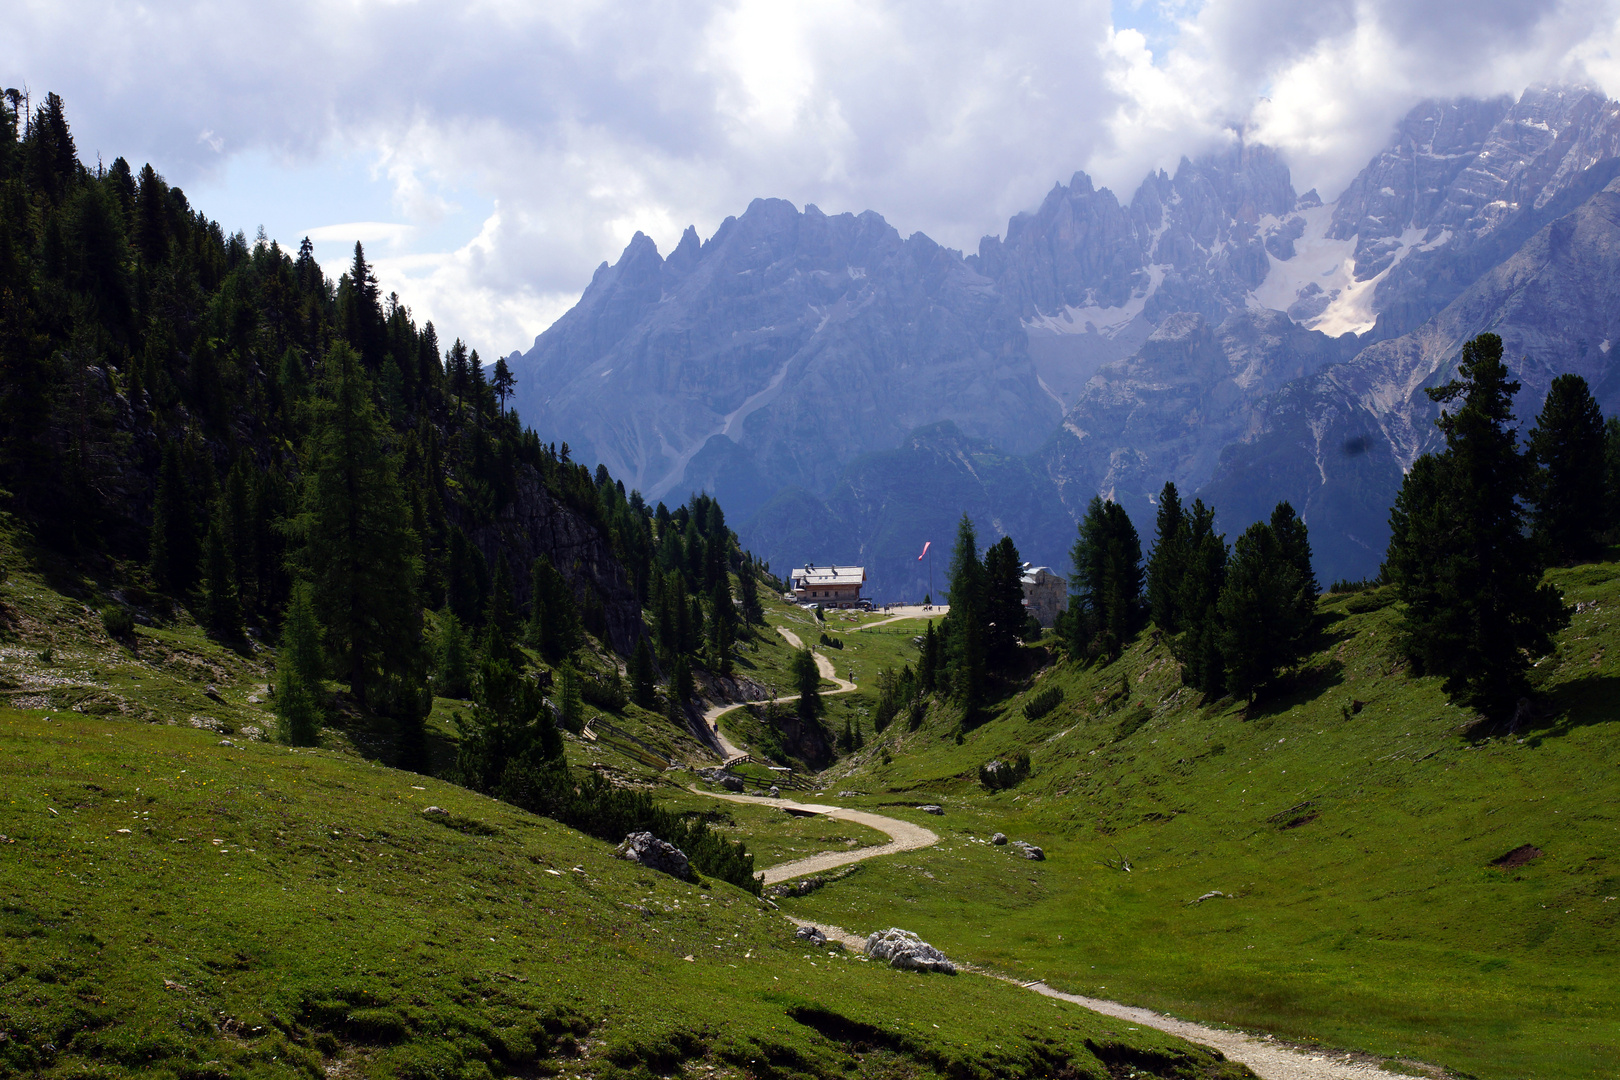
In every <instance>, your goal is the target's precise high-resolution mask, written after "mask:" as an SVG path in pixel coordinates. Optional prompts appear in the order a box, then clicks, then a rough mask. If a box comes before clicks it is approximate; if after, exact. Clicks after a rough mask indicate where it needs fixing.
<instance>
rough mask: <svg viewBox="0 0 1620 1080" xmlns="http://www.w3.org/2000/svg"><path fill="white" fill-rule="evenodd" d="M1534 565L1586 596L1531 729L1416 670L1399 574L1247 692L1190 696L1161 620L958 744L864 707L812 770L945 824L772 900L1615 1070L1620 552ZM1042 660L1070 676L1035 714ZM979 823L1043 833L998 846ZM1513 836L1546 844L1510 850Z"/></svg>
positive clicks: (1373, 1047) (891, 806)
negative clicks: (830, 879) (1298, 664)
mask: <svg viewBox="0 0 1620 1080" xmlns="http://www.w3.org/2000/svg"><path fill="white" fill-rule="evenodd" d="M1551 576H1552V579H1553V580H1555V581H1556V582H1557V583H1558V584H1560V585H1561V586H1562V587H1563V589H1564V591H1565V596H1566V599H1567V601H1568V602H1570V603H1572V604H1579V605H1580V607H1579V610H1578V612H1577V613H1576V614H1575V616H1574V622H1573V624H1572V626H1571V627H1570V628H1569V629H1568V630H1567V631H1565V632H1564V634H1563V636H1562V638H1561V640H1560V644H1559V647H1558V650H1557V652H1556V653H1555V654H1554V655H1552V656H1550V657H1547V658H1544V659H1542V660H1541V661H1540V662H1539V663H1538V665H1537V667H1536V669H1535V678H1536V679H1537V681H1538V682H1539V684H1540V688H1541V690H1542V692H1543V694H1544V695H1545V701H1546V702H1547V703H1548V704H1547V707H1546V709H1545V710H1544V713H1545V714H1544V715H1543V716H1541V717H1539V718H1538V719H1537V720H1536V721H1535V723H1534V724H1533V726H1532V728H1531V729H1530V730H1528V731H1523V732H1520V733H1518V734H1517V735H1513V736H1506V735H1500V734H1498V735H1495V736H1491V735H1489V734H1487V733H1485V732H1483V731H1482V730H1481V729H1480V728H1479V727H1477V726H1476V723H1475V718H1474V717H1472V716H1470V715H1468V714H1466V713H1465V712H1464V711H1463V710H1460V709H1457V708H1454V707H1452V706H1450V705H1448V704H1447V702H1446V700H1445V697H1444V695H1443V694H1442V693H1441V690H1440V686H1439V680H1438V679H1433V678H1413V677H1411V676H1410V675H1409V674H1408V673H1407V672H1406V670H1405V667H1404V665H1403V664H1402V663H1401V662H1400V660H1399V659H1398V658H1397V656H1396V655H1395V653H1394V651H1393V648H1392V641H1393V636H1394V627H1395V617H1396V611H1395V609H1394V608H1393V607H1392V606H1391V603H1392V599H1393V598H1392V596H1391V595H1390V594H1389V592H1388V590H1383V591H1379V592H1374V593H1364V594H1357V595H1352V596H1334V597H1328V598H1325V599H1324V601H1323V603H1322V605H1321V623H1322V635H1321V637H1320V639H1319V641H1318V643H1317V649H1316V651H1315V653H1314V654H1313V655H1312V656H1311V657H1310V658H1309V660H1308V661H1307V662H1306V663H1305V664H1304V665H1303V667H1302V669H1301V670H1300V671H1299V672H1298V673H1297V674H1296V675H1295V676H1293V677H1292V678H1291V679H1289V680H1288V681H1287V682H1286V683H1285V684H1284V685H1283V686H1281V687H1280V688H1279V689H1278V690H1277V692H1276V693H1274V694H1273V695H1272V696H1270V697H1269V698H1267V699H1265V700H1263V701H1262V702H1260V703H1259V704H1258V706H1257V707H1256V708H1254V709H1253V710H1246V709H1245V708H1244V707H1243V706H1242V705H1241V704H1240V703H1234V702H1232V701H1230V700H1227V701H1221V702H1215V703H1211V704H1207V705H1206V704H1204V703H1201V702H1200V701H1199V699H1198V696H1197V695H1196V694H1194V693H1193V692H1192V691H1190V690H1188V689H1186V688H1184V687H1182V686H1181V683H1180V680H1179V676H1178V671H1177V667H1176V664H1175V662H1174V660H1173V659H1172V658H1171V657H1170V655H1169V653H1168V650H1167V649H1166V648H1165V647H1164V646H1163V644H1162V643H1159V642H1157V641H1156V640H1155V639H1154V637H1153V636H1152V634H1151V632H1150V633H1149V634H1147V635H1144V636H1143V638H1142V639H1141V640H1139V641H1138V642H1136V643H1135V645H1133V647H1132V648H1130V649H1129V650H1128V651H1127V653H1126V655H1125V656H1124V657H1123V658H1122V659H1121V660H1119V661H1117V662H1116V663H1114V664H1112V665H1108V666H1104V667H1094V668H1090V669H1079V668H1076V667H1073V666H1070V665H1067V664H1065V665H1060V666H1058V667H1056V668H1050V669H1047V670H1046V671H1043V672H1041V673H1040V674H1039V675H1038V676H1036V677H1035V678H1033V679H1032V680H1030V682H1029V684H1028V686H1027V687H1026V688H1025V689H1024V690H1023V691H1022V692H1020V693H1018V694H1017V695H1015V696H1013V697H1012V698H1010V699H1009V700H1008V701H1006V702H1004V703H1003V705H1002V706H1001V707H1000V709H999V710H998V712H997V715H996V716H995V717H993V718H992V719H991V720H990V721H989V722H987V723H985V724H983V725H981V726H979V727H977V728H975V729H974V730H971V731H969V732H967V733H966V736H965V738H964V740H963V742H962V744H961V745H958V744H957V743H956V741H955V739H954V737H953V735H954V731H955V724H956V722H955V718H954V716H952V715H949V714H948V713H947V712H946V711H944V710H935V712H934V713H933V714H931V718H930V720H929V722H928V723H927V724H926V725H925V726H924V727H923V728H921V729H920V730H918V731H915V732H908V731H907V730H906V729H905V725H904V724H899V725H896V726H895V727H891V728H890V729H889V730H888V731H887V732H885V733H884V735H883V737H881V738H878V739H873V738H871V736H870V733H869V734H868V743H867V746H866V748H865V750H863V751H862V752H861V753H859V754H857V755H855V756H854V757H853V758H851V759H846V761H845V762H843V763H841V764H840V766H839V767H838V768H837V769H835V770H833V772H832V773H830V774H829V775H827V776H824V777H823V785H824V786H825V787H826V788H828V789H831V790H836V789H838V788H848V789H855V790H859V791H863V792H868V793H869V795H868V796H867V797H865V798H863V799H860V800H852V802H854V803H864V804H866V805H870V806H874V807H884V808H886V809H885V812H888V813H893V814H896V815H897V816H902V817H912V818H915V819H916V820H918V821H921V822H925V823H927V824H928V825H929V826H930V827H931V828H934V829H935V830H936V831H940V832H941V834H942V836H943V837H945V839H944V842H943V843H942V844H941V845H940V846H938V847H937V848H934V849H931V850H927V851H919V852H912V853H908V854H907V855H906V856H904V857H902V858H899V859H895V860H880V861H878V862H876V863H872V864H869V865H868V866H867V868H866V869H865V870H864V871H863V872H862V873H861V874H858V875H854V876H852V877H850V878H849V879H847V880H846V881H843V882H839V883H837V884H835V885H832V886H829V887H827V888H825V889H822V890H821V891H819V892H816V893H813V894H811V895H809V896H807V897H804V898H798V899H791V900H788V901H786V902H785V903H784V906H785V908H786V909H787V910H789V911H791V912H792V913H794V914H796V915H801V916H805V917H813V918H817V919H822V920H825V921H828V922H832V923H837V924H841V925H846V926H866V925H872V924H875V923H880V922H885V921H894V920H897V919H899V920H903V921H904V922H905V923H906V925H908V926H913V927H915V928H916V929H918V931H919V932H921V933H924V934H925V935H931V936H932V939H933V940H935V941H936V942H938V943H940V944H941V945H942V947H944V948H945V949H946V950H947V951H948V952H951V953H952V954H953V955H960V956H963V957H965V958H967V959H970V960H974V961H979V962H982V963H984V964H986V965H988V966H991V967H995V968H999V969H1001V970H1004V971H1007V972H1010V973H1015V974H1018V975H1021V976H1025V977H1037V976H1038V977H1041V978H1045V979H1046V980H1048V981H1049V982H1051V983H1052V984H1053V985H1056V986H1059V987H1060V988H1063V989H1066V990H1069V991H1074V992H1079V993H1085V994H1093V995H1097V996H1104V997H1109V998H1115V999H1120V1000H1125V1001H1130V1002H1134V1003H1139V1004H1144V1005H1149V1006H1153V1007H1156V1008H1160V1009H1166V1010H1169V1011H1172V1012H1175V1013H1178V1014H1181V1015H1186V1016H1190V1017H1194V1018H1199V1019H1204V1020H1209V1021H1216V1022H1225V1023H1230V1024H1234V1025H1241V1026H1246V1027H1257V1028H1263V1029H1266V1030H1269V1031H1273V1032H1276V1033H1278V1034H1279V1035H1285V1036H1288V1037H1292V1038H1298V1039H1302V1040H1306V1041H1313V1040H1319V1041H1322V1042H1324V1043H1327V1044H1331V1045H1338V1046H1346V1047H1353V1048H1358V1049H1363V1050H1366V1051H1369V1052H1372V1053H1377V1054H1382V1055H1388V1056H1390V1057H1397V1056H1412V1057H1417V1058H1421V1059H1425V1060H1430V1061H1435V1062H1439V1063H1442V1064H1444V1065H1447V1066H1450V1067H1452V1068H1454V1069H1457V1070H1460V1071H1463V1072H1466V1073H1471V1074H1474V1075H1477V1076H1480V1077H1493V1078H1494V1077H1504V1078H1506V1077H1599V1076H1613V1075H1614V1074H1615V1063H1616V1062H1617V1061H1620V998H1617V995H1616V993H1615V991H1616V989H1617V986H1620V983H1617V980H1616V977H1615V973H1614V972H1615V965H1616V960H1617V959H1620V939H1617V937H1616V929H1617V925H1620V855H1617V849H1620V768H1617V763H1620V675H1617V672H1616V669H1615V666H1614V664H1615V659H1614V657H1613V656H1612V655H1611V654H1613V653H1615V652H1616V649H1617V647H1620V620H1617V618H1616V616H1620V566H1616V565H1614V564H1600V565H1595V566H1586V567H1580V568H1576V569H1573V570H1563V571H1556V572H1554V573H1553V574H1552V575H1551ZM860 636H861V635H860V634H859V633H856V634H851V635H849V638H850V640H851V641H853V640H854V639H856V638H859V637H860ZM1054 685H1055V686H1060V687H1062V689H1063V691H1064V695H1065V697H1064V702H1063V704H1062V705H1060V706H1059V707H1058V708H1057V709H1055V710H1054V711H1053V712H1051V713H1049V714H1048V715H1046V716H1043V717H1041V718H1040V719H1038V720H1034V721H1031V720H1028V719H1026V718H1025V717H1024V716H1023V715H1022V712H1021V706H1022V703H1023V702H1024V701H1026V700H1028V699H1029V698H1030V697H1032V696H1033V695H1034V694H1036V693H1038V692H1040V691H1041V690H1044V689H1045V688H1047V687H1050V686H1054ZM857 702H858V699H856V698H851V699H846V706H847V707H850V708H859V707H860V706H859V704H858V703H857ZM1020 748H1027V749H1029V750H1030V752H1031V756H1032V759H1033V765H1034V771H1033V775H1032V776H1031V777H1030V778H1029V779H1028V780H1026V781H1024V782H1023V783H1022V784H1021V785H1019V786H1018V787H1016V788H1014V789H1012V790H1010V791H1004V792H999V793H996V794H990V793H987V792H986V791H984V790H983V789H982V788H981V787H980V786H979V784H978V783H977V781H976V776H977V769H978V767H979V765H980V764H982V763H984V762H985V761H987V760H988V759H990V758H992V757H995V756H1001V755H1006V754H1008V753H1011V752H1012V751H1014V750H1017V749H1020ZM886 761H887V763H886ZM924 802H937V803H940V804H942V805H943V806H944V807H945V808H946V815H945V816H944V817H943V818H937V817H932V816H929V815H924V814H920V813H918V812H917V811H915V810H914V809H911V808H912V807H914V806H915V805H916V804H919V803H924ZM995 831H1001V832H1004V833H1006V834H1008V835H1009V836H1011V837H1012V838H1013V839H1015V840H1017V839H1025V840H1029V841H1031V842H1033V843H1035V844H1038V845H1040V846H1042V847H1043V848H1044V849H1045V853H1046V860H1045V861H1044V862H1034V861H1029V860H1026V859H1024V858H1022V857H1020V856H1019V855H1018V853H1017V852H1016V851H1014V850H1011V849H1009V848H1007V847H993V846H991V845H989V844H988V843H986V838H987V837H989V835H990V834H991V833H993V832H995ZM1525 845H1530V846H1531V847H1533V849H1534V850H1535V851H1536V852H1539V853H1540V854H1539V855H1538V856H1536V857H1533V858H1530V859H1529V861H1524V862H1521V861H1520V860H1522V859H1524V857H1525V856H1527V855H1530V854H1531V852H1530V851H1528V850H1527V851H1523V852H1521V853H1520V854H1519V855H1518V856H1517V857H1515V858H1508V859H1506V860H1505V861H1504V857H1505V856H1509V855H1510V854H1511V853H1513V852H1515V851H1519V849H1521V848H1523V847H1524V846H1525ZM1126 863H1128V864H1129V870H1126V869H1124V865H1125V864H1126ZM1211 893H1219V894H1221V895H1214V896H1209V897H1208V898H1207V899H1202V900H1201V899H1200V898H1202V897H1205V896H1206V894H1211Z"/></svg>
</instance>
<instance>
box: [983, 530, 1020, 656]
mask: <svg viewBox="0 0 1620 1080" xmlns="http://www.w3.org/2000/svg"><path fill="white" fill-rule="evenodd" d="M1023 576H1024V562H1023V559H1022V558H1021V557H1020V556H1019V554H1018V548H1017V547H1016V546H1015V545H1014V544H1013V539H1012V537H1010V536H1003V537H1002V538H1001V539H1000V540H998V541H996V542H995V543H994V544H991V545H990V550H988V551H986V552H985V553H984V594H985V595H984V620H985V657H986V660H987V662H988V663H989V665H990V666H991V667H994V668H998V669H999V668H1002V667H1005V666H1006V665H1007V664H1009V663H1010V662H1011V661H1012V659H1013V657H1014V656H1016V655H1017V651H1018V639H1019V638H1020V637H1021V636H1022V635H1023V633H1024V622H1025V610H1024V584H1023Z"/></svg>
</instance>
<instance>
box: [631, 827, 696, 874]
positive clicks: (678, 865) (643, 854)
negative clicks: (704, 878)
mask: <svg viewBox="0 0 1620 1080" xmlns="http://www.w3.org/2000/svg"><path fill="white" fill-rule="evenodd" d="M613 854H614V857H615V858H620V859H624V860H625V861H626V862H633V863H637V864H638V865H641V866H645V867H646V868H647V869H648V870H656V871H658V872H659V873H660V874H668V875H669V876H670V877H673V878H679V879H680V880H682V881H695V880H696V875H694V874H693V873H692V867H691V864H689V863H688V862H687V861H686V853H685V852H684V851H682V850H681V849H680V848H678V847H676V846H675V845H674V844H671V843H667V842H666V841H663V840H660V839H658V837H656V836H654V835H653V834H652V833H650V832H633V833H631V834H630V835H629V836H626V837H625V838H624V843H622V844H620V845H619V846H618V847H617V848H615V849H614V851H613Z"/></svg>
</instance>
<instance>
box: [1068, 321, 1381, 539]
mask: <svg viewBox="0 0 1620 1080" xmlns="http://www.w3.org/2000/svg"><path fill="white" fill-rule="evenodd" d="M1348 344H1349V343H1348V342H1341V341H1338V340H1335V339H1333V338H1329V337H1328V336H1327V335H1325V334H1321V333H1317V332H1315V331H1310V330H1305V329H1303V328H1301V327H1299V326H1298V325H1296V324H1295V323H1293V322H1292V321H1291V320H1289V318H1288V317H1287V316H1286V315H1284V314H1283V313H1282V312H1279V311H1260V310H1249V311H1242V312H1239V313H1236V314H1233V315H1231V316H1228V317H1227V318H1226V319H1225V320H1224V321H1223V322H1222V323H1221V324H1220V325H1219V326H1212V325H1211V324H1210V323H1209V321H1208V320H1207V319H1206V318H1205V317H1204V316H1203V315H1200V314H1196V313H1192V312H1182V313H1178V314H1175V315H1171V316H1168V317H1166V318H1165V319H1164V320H1163V321H1162V322H1161V323H1160V324H1159V326H1158V328H1157V329H1156V330H1155V331H1154V332H1153V334H1152V336H1150V337H1149V338H1148V340H1147V342H1146V343H1145V344H1144V345H1143V346H1142V348H1141V349H1140V350H1139V351H1138V352H1137V353H1136V354H1135V355H1133V356H1131V357H1130V358H1129V359H1126V360H1122V361H1119V362H1117V363H1114V364H1110V365H1108V366H1106V367H1104V368H1103V369H1102V370H1101V371H1099V372H1098V373H1097V375H1096V376H1095V377H1094V378H1093V379H1092V380H1091V381H1090V382H1089V383H1088V384H1087V385H1086V388H1085V391H1084V392H1083V393H1082V395H1081V398H1080V401H1079V403H1078V404H1076V406H1075V407H1074V408H1073V409H1072V410H1070V412H1069V413H1068V415H1067V416H1065V417H1064V419H1063V427H1062V428H1061V429H1060V430H1059V431H1058V432H1057V433H1056V434H1055V435H1054V436H1053V438H1052V440H1051V441H1050V442H1049V443H1048V444H1047V446H1046V447H1045V448H1043V451H1042V457H1043V458H1044V464H1045V469H1046V471H1047V473H1048V475H1050V476H1051V477H1052V479H1053V482H1054V483H1055V484H1057V485H1058V488H1059V490H1060V491H1061V492H1062V495H1063V501H1064V503H1065V504H1066V505H1067V506H1068V508H1069V510H1070V512H1071V513H1072V514H1074V515H1075V516H1077V517H1078V516H1079V515H1080V514H1082V513H1084V511H1085V505H1086V503H1087V502H1089V501H1090V499H1091V497H1092V496H1093V495H1096V494H1102V495H1104V496H1105V497H1107V498H1110V499H1113V500H1115V501H1116V502H1118V503H1120V504H1121V505H1122V506H1124V507H1125V509H1126V510H1127V511H1128V512H1129V513H1130V514H1131V515H1132V517H1133V518H1135V519H1136V521H1137V524H1138V528H1139V529H1140V528H1141V527H1142V525H1143V524H1144V522H1151V520H1152V516H1153V513H1154V510H1153V507H1154V499H1155V498H1156V497H1157V495H1158V494H1159V490H1160V489H1161V488H1162V487H1163V486H1164V483H1165V481H1166V480H1171V481H1174V482H1175V484H1176V486H1177V488H1178V489H1180V490H1181V491H1183V492H1190V491H1192V490H1194V489H1195V488H1197V487H1198V486H1199V485H1201V484H1203V483H1204V482H1206V481H1207V480H1208V479H1209V478H1210V477H1211V476H1213V475H1214V473H1215V469H1216V466H1217V465H1218V463H1219V456H1220V453H1221V449H1222V448H1223V447H1224V446H1226V445H1227V444H1228V443H1230V442H1232V441H1234V440H1236V439H1239V438H1241V437H1242V436H1244V435H1245V434H1246V433H1247V432H1248V431H1249V429H1250V427H1251V426H1252V425H1253V423H1254V417H1255V409H1256V406H1257V404H1258V403H1259V401H1260V400H1261V399H1262V398H1264V397H1265V396H1266V395H1268V394H1270V393H1272V392H1274V391H1276V390H1279V389H1281V388H1282V387H1283V386H1284V385H1285V384H1286V383H1288V382H1290V381H1292V380H1294V379H1298V378H1300V377H1302V376H1304V375H1308V374H1311V373H1313V372H1315V371H1318V370H1320V369H1322V368H1324V367H1326V366H1328V365H1330V364H1333V363H1337V362H1338V361H1340V360H1342V359H1345V358H1347V356H1348V355H1349V352H1348V349H1347V346H1348Z"/></svg>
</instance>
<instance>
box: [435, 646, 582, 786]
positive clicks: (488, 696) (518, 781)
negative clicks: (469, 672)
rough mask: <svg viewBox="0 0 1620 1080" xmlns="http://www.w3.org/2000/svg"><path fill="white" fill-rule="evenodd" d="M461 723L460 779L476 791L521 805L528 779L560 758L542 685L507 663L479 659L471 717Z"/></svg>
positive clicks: (559, 743) (558, 740)
mask: <svg viewBox="0 0 1620 1080" xmlns="http://www.w3.org/2000/svg"><path fill="white" fill-rule="evenodd" d="M457 724H458V726H459V728H460V739H459V740H458V751H457V758H456V773H457V779H458V780H459V781H460V782H461V783H462V784H464V785H465V786H467V787H470V788H473V789H474V790H476V791H484V792H490V793H499V794H503V795H504V796H506V797H509V798H513V799H514V801H519V800H521V797H522V796H521V794H520V793H521V789H522V788H523V787H524V786H525V785H526V784H527V783H528V782H529V778H530V777H531V776H533V774H534V773H535V772H536V771H537V770H538V769H540V768H542V767H543V766H544V765H545V763H547V762H551V761H556V760H558V759H559V758H561V757H562V753H563V743H562V736H561V735H560V734H558V732H557V728H556V726H555V725H554V724H553V723H552V722H551V714H550V713H549V712H548V711H547V709H546V707H545V700H544V698H543V697H542V696H541V694H540V689H539V687H537V686H536V685H535V684H534V682H533V681H532V680H531V679H529V678H527V677H526V676H524V675H523V674H522V673H521V672H520V671H518V670H517V669H516V668H515V667H513V666H512V665H511V664H509V663H507V662H506V661H505V660H497V659H494V658H493V657H489V656H484V657H482V658H481V659H480V660H479V664H478V677H477V680H476V685H475V687H474V690H473V711H472V716H471V717H470V718H468V719H465V720H463V719H459V718H458V720H457Z"/></svg>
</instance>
